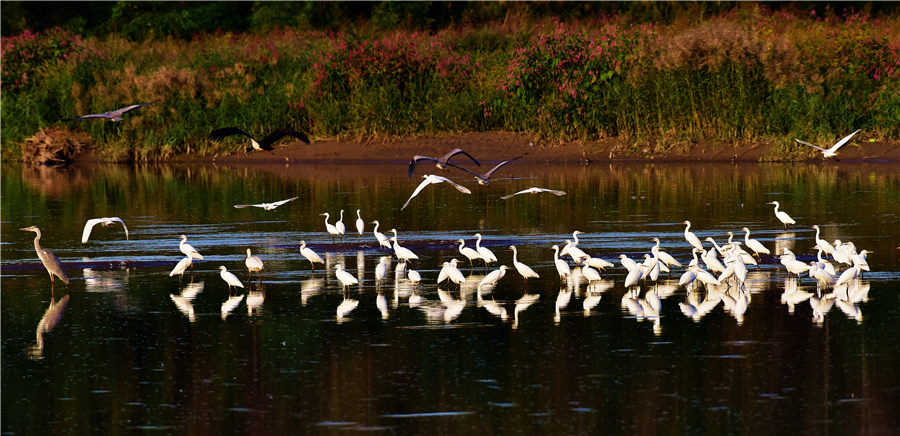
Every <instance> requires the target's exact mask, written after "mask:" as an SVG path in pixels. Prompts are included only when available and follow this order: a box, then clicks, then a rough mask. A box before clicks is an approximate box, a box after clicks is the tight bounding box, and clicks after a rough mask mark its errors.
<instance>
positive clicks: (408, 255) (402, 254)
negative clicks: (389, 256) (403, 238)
mask: <svg viewBox="0 0 900 436" xmlns="http://www.w3.org/2000/svg"><path fill="white" fill-rule="evenodd" d="M391 232H393V233H394V236H392V237H391V241H392V242H393V248H394V255H396V256H397V259H400V260H402V261H404V262H408V261H410V260H413V259H418V258H419V256H416V254H415V253H413V252H412V250H410V249H408V248H406V247H401V246H400V244H399V243H397V229H391Z"/></svg>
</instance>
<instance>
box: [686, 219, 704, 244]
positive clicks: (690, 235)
mask: <svg viewBox="0 0 900 436" xmlns="http://www.w3.org/2000/svg"><path fill="white" fill-rule="evenodd" d="M684 225H685V226H687V227H685V228H684V239H685V240H687V241H688V244H691V245H692V246H693V247H694V248H703V244H702V243H701V242H700V238H698V237H697V235H695V234H694V232H692V231H691V222H690V221H685V222H684Z"/></svg>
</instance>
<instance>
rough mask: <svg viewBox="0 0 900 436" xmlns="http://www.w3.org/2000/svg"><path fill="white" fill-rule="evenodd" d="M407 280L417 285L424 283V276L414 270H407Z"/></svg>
mask: <svg viewBox="0 0 900 436" xmlns="http://www.w3.org/2000/svg"><path fill="white" fill-rule="evenodd" d="M406 279H407V280H409V281H411V282H413V283H414V284H416V283H419V282H421V281H422V275H421V274H419V272H418V271H416V270H414V269H409V270H406Z"/></svg>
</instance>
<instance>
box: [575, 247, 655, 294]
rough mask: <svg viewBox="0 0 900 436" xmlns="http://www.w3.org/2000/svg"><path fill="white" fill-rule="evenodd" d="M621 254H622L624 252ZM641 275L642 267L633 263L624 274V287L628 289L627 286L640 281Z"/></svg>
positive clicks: (642, 272)
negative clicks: (626, 273) (632, 266)
mask: <svg viewBox="0 0 900 436" xmlns="http://www.w3.org/2000/svg"><path fill="white" fill-rule="evenodd" d="M622 256H624V254H623V255H622ZM626 259H627V257H626ZM623 260H624V259H623ZM629 260H630V259H629ZM623 264H624V263H623ZM582 270H584V268H582ZM643 276H644V268H642V267H640V266H639V265H637V264H636V263H635V266H634V268H632V269H630V270H628V275H627V276H625V289H628V288H630V287H632V286H634V285H636V284H638V282H640V281H641V278H642V277H643Z"/></svg>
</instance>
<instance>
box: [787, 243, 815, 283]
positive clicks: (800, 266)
mask: <svg viewBox="0 0 900 436" xmlns="http://www.w3.org/2000/svg"><path fill="white" fill-rule="evenodd" d="M781 264H782V265H784V267H785V268H786V269H787V270H788V273H793V274H796V275H797V279H798V280H799V279H800V274H801V273H805V272H808V271H809V265H807V264H805V263H803V262H800V261H799V260H797V258H796V256H794V253H791V251H790V250H788V249H786V248H785V249H784V251H783V254H782V255H781Z"/></svg>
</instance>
